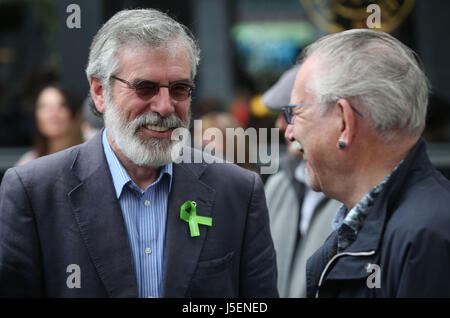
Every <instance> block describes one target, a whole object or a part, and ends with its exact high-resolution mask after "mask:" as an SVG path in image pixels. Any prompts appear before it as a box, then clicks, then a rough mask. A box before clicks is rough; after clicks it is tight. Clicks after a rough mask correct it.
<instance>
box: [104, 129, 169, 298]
mask: <svg viewBox="0 0 450 318" xmlns="http://www.w3.org/2000/svg"><path fill="white" fill-rule="evenodd" d="M102 143H103V150H104V152H105V156H106V161H107V162H108V166H109V170H110V171H111V175H112V179H113V184H114V188H115V191H116V195H117V199H118V200H119V203H120V207H121V208H122V213H123V219H124V221H125V226H126V228H127V232H128V241H129V243H130V247H131V251H132V254H133V261H134V262H133V263H134V271H135V274H136V282H137V286H138V294H139V297H143V298H147V297H161V290H162V281H163V274H164V273H163V271H164V250H165V229H166V215H167V201H168V198H169V193H170V189H171V186H172V175H173V174H172V171H173V170H172V169H173V167H172V163H170V164H168V165H166V166H164V167H162V168H161V172H160V174H159V177H158V179H157V180H156V181H155V182H153V183H152V184H151V185H149V186H148V187H147V189H145V191H144V190H142V189H140V188H139V187H138V186H137V185H136V184H135V183H134V182H133V180H131V178H130V177H129V175H128V173H127V171H126V170H125V168H124V167H123V166H122V164H121V162H120V161H119V159H118V158H117V156H116V155H115V153H114V152H113V151H112V149H111V146H110V144H109V142H108V139H107V137H106V129H105V130H104V131H103V138H102Z"/></svg>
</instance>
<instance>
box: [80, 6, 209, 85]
mask: <svg viewBox="0 0 450 318" xmlns="http://www.w3.org/2000/svg"><path fill="white" fill-rule="evenodd" d="M168 43H177V44H179V45H181V46H182V47H183V48H184V49H185V50H186V53H187V54H188V56H189V59H190V64H191V79H192V80H194V78H195V75H196V73H197V66H198V63H199V61H200V49H199V47H198V45H197V42H196V40H195V38H194V36H193V35H192V33H191V31H189V29H188V28H187V27H186V26H184V25H182V24H181V23H178V22H177V21H175V20H174V19H172V18H171V17H170V16H168V15H167V14H165V13H163V12H160V11H158V10H155V9H136V10H122V11H119V12H117V13H116V14H115V15H114V16H113V17H111V18H110V19H109V20H108V21H107V22H106V23H105V24H104V25H103V26H102V28H101V29H100V30H99V31H98V32H97V34H96V35H95V37H94V40H93V41H92V44H91V48H90V52H89V62H88V65H87V68H86V75H87V77H88V80H89V79H90V78H91V77H94V78H98V79H99V80H101V82H102V84H103V85H104V86H105V88H106V89H107V91H110V83H109V79H110V77H111V75H114V73H115V72H117V70H118V68H119V65H118V58H117V55H118V52H119V50H120V49H121V48H123V47H125V46H128V47H130V46H131V47H133V46H136V45H137V46H143V47H149V48H160V47H163V46H164V45H166V44H168Z"/></svg>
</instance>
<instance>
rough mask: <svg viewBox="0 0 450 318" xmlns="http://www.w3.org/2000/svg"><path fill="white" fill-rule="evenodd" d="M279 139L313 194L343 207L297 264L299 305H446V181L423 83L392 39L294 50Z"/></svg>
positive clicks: (374, 37)
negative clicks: (433, 156) (290, 147)
mask: <svg viewBox="0 0 450 318" xmlns="http://www.w3.org/2000/svg"><path fill="white" fill-rule="evenodd" d="M299 63H301V67H300V70H299V72H298V74H297V77H296V80H295V84H294V89H293V91H292V94H291V100H290V102H291V104H293V105H292V106H289V107H286V108H284V111H285V114H286V117H287V118H288V122H289V125H288V127H287V129H286V138H288V139H289V140H290V141H294V140H296V141H297V142H299V144H300V145H301V152H302V154H303V157H304V158H305V161H306V171H307V180H308V184H309V186H310V187H311V188H312V189H314V190H315V191H322V192H323V193H325V194H326V195H327V196H329V197H331V198H334V199H336V200H338V201H340V202H342V203H343V206H342V207H341V208H340V209H339V211H338V212H337V213H336V216H335V218H334V219H333V232H332V234H331V235H330V236H329V237H328V238H327V240H326V241H325V243H324V244H323V245H322V247H320V248H319V249H318V250H317V251H316V252H315V253H314V254H313V255H312V256H311V257H310V258H309V259H308V262H307V265H306V268H307V269H306V275H307V284H308V285H307V296H308V297H450V288H449V282H450V266H449V264H450V231H449V229H450V182H449V181H448V180H447V179H446V178H445V177H444V176H443V175H442V174H441V173H440V172H438V171H437V170H436V169H435V168H434V167H433V166H432V164H431V162H430V160H429V157H428V154H427V149H426V143H425V141H424V139H423V138H421V134H422V132H423V130H424V128H425V119H426V114H427V105H428V93H429V87H428V80H427V78H426V76H425V73H424V70H423V69H422V67H421V64H420V61H419V59H418V57H417V55H416V53H415V52H413V51H412V50H411V49H409V48H408V47H407V46H405V45H404V44H402V43H401V42H400V41H398V40H397V39H395V38H394V37H392V36H391V35H389V34H387V33H385V32H381V31H374V30H367V29H354V30H349V31H344V32H340V33H335V34H330V35H327V36H325V37H322V38H321V39H319V40H317V41H316V42H314V43H313V44H311V45H310V46H309V47H307V48H306V49H305V50H304V51H303V56H302V57H301V59H300V61H299Z"/></svg>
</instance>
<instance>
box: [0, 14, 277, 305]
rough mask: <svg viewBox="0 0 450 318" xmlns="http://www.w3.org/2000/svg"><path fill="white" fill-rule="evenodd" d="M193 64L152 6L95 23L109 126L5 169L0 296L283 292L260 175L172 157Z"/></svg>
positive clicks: (96, 72) (99, 101) (96, 96)
mask: <svg viewBox="0 0 450 318" xmlns="http://www.w3.org/2000/svg"><path fill="white" fill-rule="evenodd" d="M198 61H199V49H198V47H197V45H196V42H195V40H194V38H193V37H192V35H191V33H190V32H189V31H188V30H187V29H186V27H184V26H183V25H181V24H180V23H178V22H176V21H175V20H173V19H172V18H170V17H169V16H168V15H166V14H164V13H161V12H159V11H157V10H152V9H145V10H144V9H142V10H124V11H121V12H118V13H117V14H115V15H114V16H113V17H112V18H111V19H110V20H109V21H108V22H106V23H105V25H104V26H103V27H102V28H101V29H100V30H99V32H98V33H97V35H96V36H95V38H94V40H93V43H92V46H91V49H90V55H89V63H88V66H87V70H86V73H87V77H88V80H89V83H90V88H91V96H92V99H93V101H94V102H95V106H96V109H97V110H98V112H99V113H101V114H104V122H105V127H106V129H104V130H102V132H101V133H100V134H98V135H97V136H95V137H93V138H92V139H91V140H90V141H88V142H87V143H85V144H83V145H81V146H76V147H73V148H71V149H68V150H66V151H63V152H59V153H57V154H55V155H52V156H47V157H44V158H42V159H39V160H36V161H33V162H31V163H29V164H28V165H24V166H22V167H18V168H14V169H10V170H8V171H7V173H6V174H5V176H4V179H3V182H2V185H1V188H0V296H13V297H16V296H19V297H23V296H32V297H276V296H277V295H278V293H277V289H276V263H275V252H274V248H273V243H272V240H271V237H270V230H269V220H268V213H267V208H266V203H265V197H264V191H263V184H262V181H261V180H260V178H259V176H258V175H257V174H256V173H253V172H249V171H247V170H244V169H242V168H239V167H237V166H236V165H233V164H218V163H216V164H205V163H197V164H195V163H194V164H193V163H187V162H182V163H175V162H174V161H175V160H176V159H177V157H174V156H173V155H174V154H177V151H175V149H176V148H174V147H175V146H176V142H175V141H174V140H172V139H173V138H171V137H172V133H173V131H174V130H175V129H177V128H183V127H188V126H189V119H190V96H191V92H192V90H193V87H194V85H193V80H194V77H195V73H196V68H197V64H198ZM185 150H186V149H185ZM176 162H177V161H176Z"/></svg>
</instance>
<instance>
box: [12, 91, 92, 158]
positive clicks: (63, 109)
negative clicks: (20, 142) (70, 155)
mask: <svg viewBox="0 0 450 318" xmlns="http://www.w3.org/2000/svg"><path fill="white" fill-rule="evenodd" d="M79 110H80V105H79V103H78V102H77V100H76V99H75V98H74V97H73V96H72V94H70V92H69V91H68V90H67V89H66V88H65V87H63V86H62V85H61V84H60V83H52V84H49V85H46V86H45V87H44V88H43V89H42V90H41V91H40V92H39V94H38V96H37V99H36V103H35V133H34V143H33V147H32V149H31V150H29V151H28V152H26V153H25V154H23V155H22V157H21V158H20V159H19V161H18V162H17V164H16V165H17V166H19V165H22V164H25V163H27V162H29V161H31V160H33V159H36V158H39V157H42V156H46V155H49V154H52V153H55V152H58V151H61V150H63V149H66V148H69V147H72V146H75V145H78V144H80V143H82V142H83V138H82V133H81V126H80V125H81V123H80V121H81V116H80V112H79Z"/></svg>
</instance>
